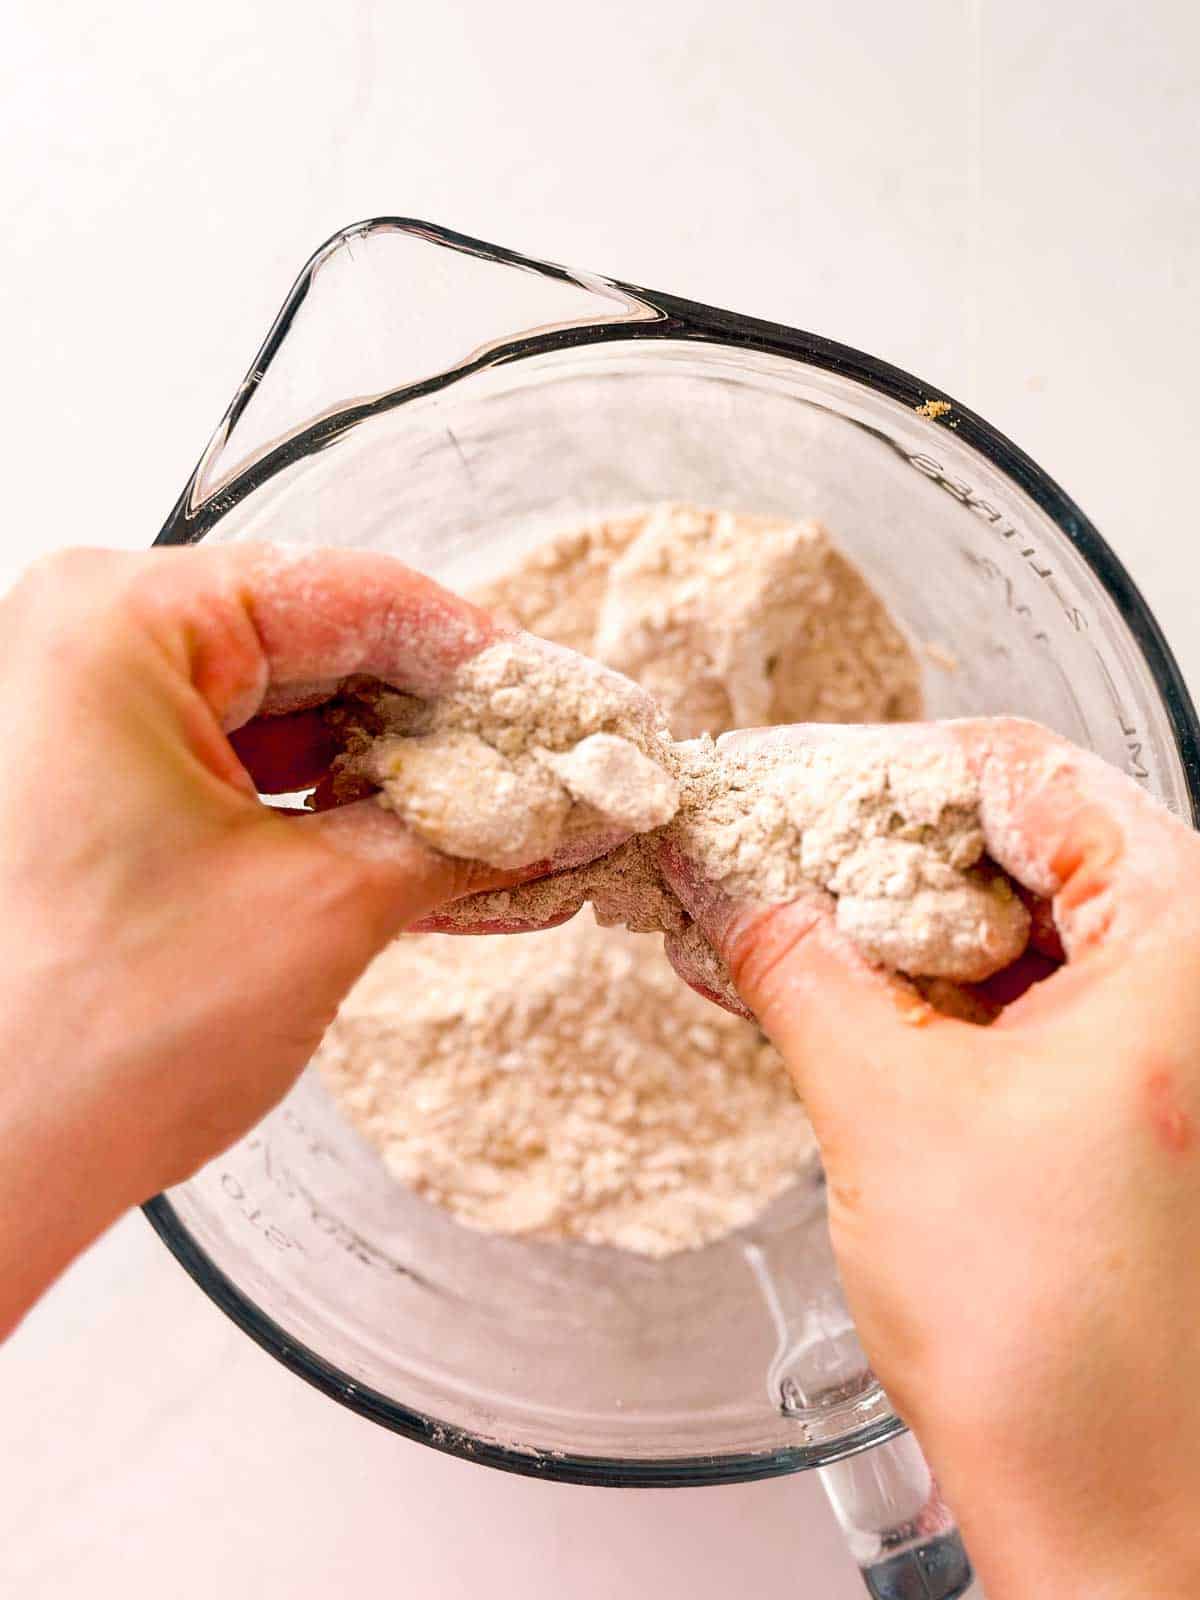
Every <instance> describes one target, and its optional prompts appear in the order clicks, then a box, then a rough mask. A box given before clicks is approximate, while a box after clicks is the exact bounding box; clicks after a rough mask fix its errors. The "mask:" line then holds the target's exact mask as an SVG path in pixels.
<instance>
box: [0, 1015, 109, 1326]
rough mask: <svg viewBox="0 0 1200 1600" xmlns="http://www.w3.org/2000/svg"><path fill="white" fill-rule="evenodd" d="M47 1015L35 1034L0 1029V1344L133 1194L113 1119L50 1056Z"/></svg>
mask: <svg viewBox="0 0 1200 1600" xmlns="http://www.w3.org/2000/svg"><path fill="white" fill-rule="evenodd" d="M45 1015H46V1014H43V1019H42V1023H41V1026H40V1027H39V1028H38V1029H37V1030H36V1035H37V1036H36V1037H31V1030H28V1029H24V1028H22V1027H21V1025H20V1019H19V1018H17V1017H14V1015H13V1013H12V1011H10V1012H9V1015H8V1018H7V1022H6V1025H5V1027H4V1028H3V1030H2V1031H0V1063H2V1065H0V1149H2V1150H3V1159H2V1160H0V1340H2V1339H3V1338H5V1337H6V1336H7V1335H8V1334H9V1333H10V1332H11V1331H12V1330H13V1328H14V1327H15V1326H16V1325H17V1323H18V1322H19V1321H20V1320H21V1318H22V1317H23V1316H24V1315H25V1313H26V1311H28V1310H29V1308H30V1307H31V1306H32V1305H33V1303H34V1302H35V1301H36V1300H37V1298H38V1297H39V1295H41V1294H42V1293H43V1292H44V1290H45V1289H46V1288H48V1287H49V1285H50V1284H51V1283H52V1282H53V1281H54V1279H55V1278H56V1277H57V1276H58V1275H59V1273H60V1272H62V1270H63V1269H64V1268H65V1267H66V1266H67V1265H68V1264H69V1263H70V1262H71V1261H72V1260H73V1259H74V1258H75V1256H77V1255H78V1254H79V1252H80V1251H81V1250H83V1249H84V1248H85V1247H86V1246H87V1245H88V1244H90V1243H91V1241H92V1240H93V1239H95V1238H96V1237H97V1236H98V1235H99V1234H100V1233H102V1232H103V1230H104V1229H105V1228H106V1227H108V1226H109V1224H110V1223H112V1222H113V1221H115V1220H116V1218H117V1217H118V1216H119V1215H120V1213H121V1212H122V1211H124V1210H125V1209H126V1208H127V1207H128V1206H129V1205H130V1204H132V1203H133V1202H134V1200H135V1199H136V1198H137V1196H136V1195H135V1194H134V1193H133V1191H132V1189H131V1188H130V1187H129V1182H128V1180H129V1177H130V1174H129V1172H128V1163H127V1162H123V1161H122V1160H121V1156H120V1153H119V1152H114V1151H113V1149H112V1145H113V1143H114V1134H115V1131H116V1130H115V1129H114V1128H113V1126H112V1120H111V1119H110V1118H108V1117H106V1116H105V1115H104V1111H103V1108H99V1107H94V1106H89V1105H88V1104H87V1103H86V1096H85V1095H84V1094H82V1093H81V1092H80V1091H81V1088H82V1085H81V1083H80V1081H79V1075H78V1074H76V1073H75V1072H74V1071H73V1070H72V1067H73V1065H74V1064H75V1063H74V1062H73V1061H72V1060H70V1059H64V1060H61V1061H56V1060H55V1059H54V1057H55V1050H54V1047H53V1044H52V1043H51V1041H49V1040H48V1039H47V1037H46V1034H45V1021H44V1017H45ZM78 1048H79V1047H78V1044H77V1043H72V1045H71V1050H72V1051H78ZM65 1053H66V1052H65V1051H64V1055H65ZM89 1061H90V1064H92V1065H94V1060H91V1056H90V1053H89Z"/></svg>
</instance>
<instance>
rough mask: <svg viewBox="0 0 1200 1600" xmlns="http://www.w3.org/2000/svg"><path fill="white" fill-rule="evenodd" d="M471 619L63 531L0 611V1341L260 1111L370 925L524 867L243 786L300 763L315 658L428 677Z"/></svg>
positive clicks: (469, 650) (443, 665) (320, 696)
mask: <svg viewBox="0 0 1200 1600" xmlns="http://www.w3.org/2000/svg"><path fill="white" fill-rule="evenodd" d="M495 636H496V628H495V626H494V624H493V623H492V621H491V620H490V618H489V617H488V616H487V615H486V614H485V613H483V612H481V611H479V610H478V609H477V608H476V607H474V606H471V605H469V604H468V603H467V602H465V601H463V600H459V599H457V598H456V597H454V596H453V595H450V594H447V593H446V592H445V591H444V590H442V589H440V588H438V586H437V585H436V584H433V583H431V582H429V581H428V580H427V579H425V578H422V577H420V576H418V575H417V574H416V573H413V572H411V571H409V570H408V569H407V568H405V567H404V566H402V565H401V564H400V563H399V562H397V561H394V560H391V559H390V558H387V557H383V556H376V555H370V554H367V553H364V552H346V551H343V552H332V551H310V552H303V553H302V552H299V551H296V550H289V549H287V548H286V547H271V546H252V545H244V546H226V547H222V548H215V549H212V548H202V549H196V550H169V551H167V550H164V551H154V552H150V553H147V554H145V555H140V556H130V555H119V554H114V553H111V552H105V551H95V550H92V551H88V550H81V551H73V552H67V553H64V554H62V555H59V556H56V557H53V558H51V559H50V560H49V561H47V562H43V563H42V564H41V565H39V566H38V567H36V568H34V569H33V570H32V571H31V572H30V574H29V575H28V576H27V577H26V578H25V579H24V580H23V581H22V582H21V583H20V584H19V585H18V586H17V588H16V589H15V590H14V591H13V592H12V593H11V594H10V595H9V596H8V597H7V598H6V599H5V600H4V601H3V602H2V603H0V726H3V728H4V732H5V754H6V762H7V772H6V781H5V784H4V787H3V791H2V793H0V846H2V848H0V904H2V905H3V907H4V919H3V925H2V927H0V997H2V1005H0V1015H2V1016H3V1019H4V1021H3V1024H2V1026H3V1051H2V1052H0V1053H2V1056H3V1060H4V1068H3V1071H2V1072H0V1130H2V1133H3V1143H4V1161H3V1163H2V1165H0V1336H2V1335H3V1333H4V1332H5V1331H6V1330H7V1329H8V1328H9V1327H11V1326H12V1324H13V1323H14V1321H15V1320H16V1319H17V1317H19V1315H20V1314H21V1313H22V1312H23V1310H24V1309H25V1308H26V1307H27V1306H28V1305H29V1304H31V1303H32V1301H33V1299H34V1298H35V1297H36V1296H37V1294H38V1293H40V1291H41V1290H42V1288H44V1287H45V1285H46V1284H47V1283H48V1282H49V1281H50V1279H51V1278H52V1277H53V1276H54V1275H55V1273H57V1272H58V1271H59V1270H60V1269H61V1267H62V1266H63V1265H64V1264H65V1262H66V1261H67V1260H69V1259H70V1257H71V1256H72V1255H73V1254H74V1253H75V1252H76V1251H77V1250H78V1249H80V1248H81V1247H82V1246H83V1245H84V1244H85V1243H87V1242H88V1241H89V1240H90V1239H91V1238H92V1237H94V1236H95V1234H96V1233H98V1232H99V1231H100V1230H101V1229H102V1228H103V1227H105V1226H106V1225H107V1224H108V1223H109V1222H110V1221H112V1220H113V1219H114V1218H115V1217H116V1216H117V1215H118V1214H119V1213H120V1212H121V1211H122V1210H124V1209H125V1208H126V1207H127V1206H129V1205H132V1204H135V1203H137V1202H139V1201H141V1200H143V1199H145V1198H146V1197H147V1196H148V1195H150V1194H153V1193H154V1192H155V1191H156V1190H158V1189H160V1188H162V1187H164V1186H166V1185H168V1184H172V1183H175V1182H178V1181H179V1180H180V1179H182V1178H185V1177H186V1176H188V1175H189V1174H190V1173H191V1172H193V1171H194V1170H195V1169H196V1168H197V1167H198V1166H199V1165H201V1164H202V1163H203V1162H204V1161H205V1160H207V1159H208V1158H209V1157H211V1156H212V1155H214V1154H215V1153H216V1152H217V1151H219V1150H220V1149H222V1148H223V1147H224V1146H226V1145H227V1144H229V1143H230V1142H231V1141H232V1140H233V1139H235V1138H237V1137H238V1135H239V1134H240V1133H242V1132H243V1131H244V1130H245V1129H246V1128H247V1127H249V1126H250V1125H251V1124H253V1123H254V1122H255V1121H257V1120H258V1118H259V1117H261V1116H262V1115H263V1113H264V1112H265V1111H267V1109H268V1108H269V1107H270V1106H271V1105H272V1104H273V1103H274V1102H275V1101H276V1100H277V1099H278V1098H279V1097H280V1096H281V1095H282V1094H283V1093H284V1091H285V1090H286V1089H287V1088H288V1086H289V1084H290V1083H291V1081H292V1079H293V1078H294V1077H295V1076H296V1074H297V1073H298V1072H299V1071H300V1070H301V1068H302V1067H303V1066H304V1064H305V1062H306V1060H307V1059H308V1057H309V1055H310V1054H311V1053H312V1051H313V1049H314V1048H315V1046H316V1044H317V1042H318V1040H319V1039H320V1037H321V1034H322V1033H323V1031H324V1029H325V1027H326V1026H327V1024H328V1023H329V1021H330V1020H331V1018H332V1016H333V1013H334V1010H335V1009H336V1007H337V1004H338V1002H339V1001H340V999H341V998H342V996H343V994H344V993H345V992H346V990H347V989H348V988H349V986H350V985H351V983H352V982H353V981H354V979H355V978H356V977H357V975H358V974H359V973H360V972H361V971H362V969H363V968H364V967H365V966H366V964H367V963H368V961H369V960H370V959H371V957H372V956H373V955H374V954H375V952H376V951H377V950H379V949H380V948H381V947H382V946H383V945H384V944H385V943H386V942H387V941H388V940H389V939H391V938H392V936H393V935H394V934H395V933H397V932H398V931H399V930H400V929H401V928H403V927H405V926H406V925H408V924H409V923H411V922H412V921H413V920H415V919H416V918H418V917H420V916H421V915H423V914H425V913H427V912H429V911H430V910H432V909H433V908H435V907H437V906H439V905H441V904H443V903H444V902H446V901H448V900H451V899H453V898H455V897H456V896H458V895H461V894H464V893H466V892H468V891H470V890H473V889H477V888H491V887H499V886H501V885H504V884H507V883H512V882H514V881H516V878H517V876H524V874H520V875H517V874H512V873H502V872H498V871H495V870H494V869H490V868H488V869H485V868H480V867H479V866H477V865H475V864H473V863H471V862H466V861H456V860H451V859H449V858H448V857H446V856H442V855H438V854H437V853H435V852H434V851H432V850H430V849H428V848H427V847H426V846H424V845H422V844H421V843H420V841H419V840H418V839H416V838H415V837H414V836H413V835H412V834H410V833H409V832H407V831H406V830H405V829H404V828H403V827H402V826H401V825H400V824H399V822H398V821H397V820H396V819H395V818H394V817H391V816H389V815H388V814H387V813H386V812H384V811H383V810H382V809H381V808H380V807H378V806H377V805H375V804H374V803H373V802H370V801H366V802H362V803H359V804H355V805H348V806H346V807H344V808H343V809H340V810H336V811H331V812H328V813H325V814H323V815H319V816H318V815H311V814H303V813H302V814H299V815H291V816H284V815H281V814H279V813H278V812H275V811H273V810H271V809H270V808H269V807H267V806H265V805H264V804H262V802H261V801H260V800H259V799H258V796H257V793H256V790H258V789H261V790H262V791H263V792H266V793H283V792H289V791H293V790H300V789H303V788H306V787H308V786H309V785H310V784H313V783H314V782H317V781H318V780H319V779H320V778H321V776H322V774H323V772H325V771H326V770H327V768H328V764H329V762H330V760H331V759H332V758H333V756H334V755H335V754H336V750H335V748H334V747H333V745H332V744H331V741H330V737H329V734H328V730H327V728H326V726H325V724H324V722H323V720H322V718H321V716H320V714H319V713H318V712H317V711H316V710H314V709H311V708H312V707H314V706H316V705H318V704H319V703H320V702H322V701H324V700H326V699H327V698H328V697H329V696H330V695H331V694H332V693H333V692H334V690H335V689H336V687H337V685H338V683H339V682H340V681H341V680H342V679H344V678H346V677H348V676H350V675H352V674H358V673H367V674H371V675H373V676H376V677H379V678H382V679H384V680H387V681H388V682H391V683H393V684H395V685H397V686H398V687H401V688H406V689H409V690H411V691H412V692H414V693H417V694H421V695H431V694H434V693H436V692H437V691H438V690H439V689H440V688H441V687H442V686H443V685H444V684H445V682H446V681H447V680H448V679H449V677H450V675H451V674H452V673H453V672H454V670H455V668H456V667H458V666H459V665H461V664H462V663H463V662H464V661H465V660H467V659H468V658H469V657H470V656H472V655H473V654H474V653H475V652H477V651H478V650H480V649H482V648H483V647H484V646H485V645H486V644H488V643H489V642H491V641H492V640H493V639H494V638H495ZM264 714H270V715H264ZM231 730H240V732H234V733H233V735H232V739H231V738H230V736H229V735H230V731H231Z"/></svg>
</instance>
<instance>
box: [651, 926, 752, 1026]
mask: <svg viewBox="0 0 1200 1600" xmlns="http://www.w3.org/2000/svg"><path fill="white" fill-rule="evenodd" d="M689 936H690V937H689ZM663 953H664V954H665V955H666V958H667V960H668V961H669V962H670V963H671V965H672V967H673V968H674V969H675V973H676V976H677V977H680V978H682V979H683V981H684V983H686V984H687V986H688V988H689V989H694V990H695V991H696V993H697V994H698V995H699V996H700V998H701V999H702V1000H710V1001H711V1002H712V1003H713V1005H715V1006H720V1007H721V1009H722V1011H728V1012H730V1013H732V1015H733V1016H735V1017H745V1018H746V1020H747V1021H748V1022H753V1021H754V1020H755V1017H754V1013H753V1011H751V1009H750V1007H749V1006H748V1005H747V1004H746V1002H745V1001H744V1000H743V999H742V997H741V995H740V994H738V992H737V989H736V988H735V986H734V983H733V977H732V975H731V973H730V971H729V969H728V967H727V966H726V965H725V963H724V962H723V961H722V960H721V958H720V956H719V955H718V954H717V952H716V950H714V949H713V947H712V945H711V944H709V942H708V939H707V938H706V937H705V935H704V934H703V933H702V932H701V931H700V929H699V927H698V925H697V924H696V923H692V924H690V926H689V927H688V929H687V930H686V932H685V933H682V934H679V933H668V934H666V935H665V936H664V938H663Z"/></svg>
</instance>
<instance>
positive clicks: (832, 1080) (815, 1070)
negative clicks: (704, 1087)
mask: <svg viewBox="0 0 1200 1600" xmlns="http://www.w3.org/2000/svg"><path fill="white" fill-rule="evenodd" d="M661 860H662V866H663V871H664V873H665V874H666V877H667V880H668V882H669V883H670V885H671V887H672V888H673V889H674V891H675V893H676V894H677V895H678V896H679V898H680V900H681V901H682V902H683V904H684V906H685V907H686V908H687V910H688V911H689V912H690V913H691V915H692V917H693V918H694V919H695V921H696V922H697V923H698V924H699V926H700V928H701V929H702V931H703V932H704V934H705V935H706V937H707V938H708V940H709V942H710V943H711V944H712V946H713V947H714V948H715V949H716V950H717V951H718V952H719V953H720V954H721V956H722V957H723V958H724V960H725V963H726V965H727V966H728V968H729V972H730V974H731V976H732V978H733V981H734V984H735V986H736V988H737V992H738V994H739V995H740V996H741V998H742V1000H743V1001H744V1002H745V1004H746V1005H747V1006H748V1007H749V1009H750V1011H751V1012H752V1013H753V1014H754V1016H755V1017H756V1018H757V1020H758V1022H759V1025H760V1026H761V1027H762V1029H763V1031H764V1032H765V1033H766V1034H767V1035H768V1037H769V1038H770V1039H771V1040H772V1041H773V1042H774V1044H775V1045H776V1046H777V1047H778V1049H779V1051H780V1053H781V1054H782V1055H783V1057H784V1060H785V1061H786V1062H787V1064H788V1068H789V1070H790V1071H791V1073H792V1076H793V1078H794V1079H795V1082H796V1086H797V1088H798V1089H799V1091H800V1093H801V1094H802V1095H803V1097H804V1098H805V1100H806V1101H808V1102H809V1103H810V1109H811V1110H812V1112H813V1118H814V1124H815V1125H816V1127H817V1132H818V1134H821V1131H822V1128H821V1122H820V1121H818V1118H825V1117H826V1116H828V1117H832V1118H834V1120H835V1122H838V1123H839V1124H840V1120H841V1118H842V1117H843V1114H844V1112H845V1108H846V1107H849V1108H851V1109H852V1108H854V1107H855V1106H861V1105H862V1104H863V1103H869V1102H864V1101H862V1100H861V1099H860V1098H859V1096H860V1095H863V1094H869V1095H874V1096H875V1097H876V1098H877V1099H878V1097H879V1095H880V1094H881V1092H882V1090H883V1087H884V1086H885V1084H886V1083H889V1082H891V1074H892V1073H893V1071H894V1069H895V1067H896V1065H897V1063H900V1062H905V1061H911V1060H913V1059H915V1058H916V1057H917V1056H918V1054H919V1053H928V1051H929V1050H930V1047H931V1045H932V1043H933V1041H934V1040H935V1038H936V1040H937V1041H938V1043H939V1044H940V1043H941V1041H942V1040H943V1039H945V1038H947V1036H948V1035H949V1036H951V1037H952V1039H953V1041H954V1042H960V1041H963V1040H964V1039H970V1038H973V1037H974V1029H973V1028H971V1025H970V1024H969V1023H965V1022H960V1021H958V1020H957V1019H953V1018H949V1017H945V1016H943V1015H941V1014H940V1013H939V1012H937V1011H935V1009H934V1008H933V1007H932V1006H931V1005H929V1004H928V1003H927V1002H926V1001H925V1000H924V999H922V997H921V996H920V995H919V994H918V993H917V992H916V991H915V990H914V989H913V988H912V986H911V985H910V984H907V983H905V982H903V981H902V980H900V979H897V978H894V977H892V976H890V975H889V974H887V973H885V972H884V971H882V970H881V969H879V968H876V967H873V966H871V965H870V963H869V962H867V961H866V960H865V959H864V957H863V956H861V955H860V954H859V952H858V951H857V950H856V949H855V948H854V946H853V945H852V944H851V943H850V941H849V940H848V939H847V938H846V937H845V936H844V935H843V934H840V933H839V932H838V931H837V928H836V926H835V923H834V919H833V909H832V902H831V901H830V899H829V898H828V897H827V896H825V895H821V894H816V893H814V894H812V895H809V896H807V897H805V898H804V899H803V900H798V901H794V902H792V903H791V904H788V905H782V906H770V907H768V906H759V905H746V904H738V903H736V902H734V901H732V900H730V899H729V898H728V897H727V896H725V895H724V894H722V893H721V892H720V890H718V889H715V888H714V887H713V885H712V884H711V883H708V882H706V881H704V880H703V879H702V878H700V877H699V875H698V874H697V872H696V870H695V867H694V865H693V864H692V863H691V862H689V861H687V860H686V858H681V857H680V856H679V855H678V853H676V852H674V851H672V850H670V849H664V850H663V852H662V856H661ZM968 1028H971V1031H970V1032H969V1033H964V1032H963V1030H965V1029H968ZM839 1107H842V1108H843V1109H842V1110H839V1109H838V1108H839Z"/></svg>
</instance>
